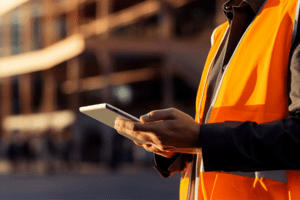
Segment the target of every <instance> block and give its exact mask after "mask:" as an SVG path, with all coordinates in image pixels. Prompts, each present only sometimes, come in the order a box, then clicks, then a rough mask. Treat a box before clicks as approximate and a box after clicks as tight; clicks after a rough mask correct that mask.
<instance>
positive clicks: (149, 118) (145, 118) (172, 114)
mask: <svg viewBox="0 0 300 200" xmlns="http://www.w3.org/2000/svg"><path fill="white" fill-rule="evenodd" d="M175 118H176V109H174V108H168V109H163V110H154V111H151V112H149V113H148V114H146V115H142V116H141V117H140V119H141V120H142V122H146V123H147V122H156V121H161V120H168V119H175Z"/></svg>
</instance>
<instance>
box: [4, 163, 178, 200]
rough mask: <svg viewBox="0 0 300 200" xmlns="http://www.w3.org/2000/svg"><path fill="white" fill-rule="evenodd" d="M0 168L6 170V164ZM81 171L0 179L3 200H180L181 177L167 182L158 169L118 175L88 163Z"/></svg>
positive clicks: (129, 170)
mask: <svg viewBox="0 0 300 200" xmlns="http://www.w3.org/2000/svg"><path fill="white" fill-rule="evenodd" d="M2 167H4V168H2ZM0 168H1V169H2V170H3V169H5V162H2V163H1V167H0ZM80 169H81V170H80V171H81V174H79V173H60V172H58V173H56V174H53V175H32V176H30V175H26V174H16V175H3V176H1V177H0V199H99V200H102V199H103V200H104V199H172V200H173V199H174V200H175V199H178V198H179V197H178V196H179V194H178V192H179V190H178V188H179V180H180V174H177V175H174V176H172V177H171V178H169V179H164V178H162V177H160V175H159V174H158V173H157V172H156V171H155V170H154V169H151V168H148V169H145V168H139V167H135V166H130V165H124V166H123V167H122V169H121V170H120V171H119V172H118V173H111V172H110V171H109V170H107V169H106V168H104V167H95V166H94V167H92V166H89V165H88V164H82V165H81V168H80ZM2 173H4V172H2Z"/></svg>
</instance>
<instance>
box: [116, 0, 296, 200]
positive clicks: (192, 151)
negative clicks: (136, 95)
mask: <svg viewBox="0 0 300 200" xmlns="http://www.w3.org/2000/svg"><path fill="white" fill-rule="evenodd" d="M299 6H300V0H229V1H228V2H226V3H225V4H224V6H223V10H224V13H225V15H226V17H227V19H228V20H227V21H226V22H225V23H224V24H222V25H221V26H219V27H218V28H216V30H215V31H214V33H213V35H212V47H211V50H210V52H209V55H208V57H207V62H206V64H205V67H204V70H203V74H202V77H201V81H200V86H199V90H198V96H197V100H196V118H195V121H194V120H193V119H192V118H191V117H189V116H188V115H186V114H185V113H183V112H181V111H179V110H177V109H165V110H157V111H152V112H150V113H148V114H146V115H144V116H141V120H142V123H134V122H131V121H125V120H121V119H119V120H117V121H116V122H115V128H116V129H117V130H119V131H121V132H126V133H127V134H130V135H132V136H133V137H135V138H137V139H139V140H141V141H145V142H146V144H144V145H143V147H144V148H145V149H146V150H147V151H151V152H154V153H155V159H156V163H157V165H156V169H157V170H158V171H159V172H160V174H161V175H162V176H163V177H169V176H170V175H172V174H173V173H175V172H177V171H180V172H182V178H181V183H180V199H181V200H185V199H264V200H265V199H300V183H299V181H298V179H299V178H300V170H299V169H300V159H299V158H298V157H299V156H298V152H300V45H299V44H300V29H299V24H298V20H299ZM150 122H151V123H150ZM136 144H137V145H142V144H138V143H136Z"/></svg>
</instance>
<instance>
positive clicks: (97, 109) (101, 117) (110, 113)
mask: <svg viewBox="0 0 300 200" xmlns="http://www.w3.org/2000/svg"><path fill="white" fill-rule="evenodd" d="M79 110H80V112H82V113H84V114H86V115H88V116H90V117H92V118H94V119H96V120H98V121H100V122H102V123H104V124H106V125H108V126H110V127H112V128H114V125H115V121H116V118H117V117H123V118H126V119H129V120H132V121H135V122H140V120H139V119H138V118H136V117H134V116H132V115H130V114H128V113H126V112H124V111H122V110H120V109H118V108H116V107H114V106H112V105H110V104H107V103H102V104H97V105H91V106H84V107H80V108H79ZM118 133H119V134H121V135H123V136H125V137H127V138H129V139H131V140H133V141H136V142H139V143H141V144H145V142H143V141H139V140H137V139H135V138H133V137H132V136H130V135H127V134H126V133H120V132H118Z"/></svg>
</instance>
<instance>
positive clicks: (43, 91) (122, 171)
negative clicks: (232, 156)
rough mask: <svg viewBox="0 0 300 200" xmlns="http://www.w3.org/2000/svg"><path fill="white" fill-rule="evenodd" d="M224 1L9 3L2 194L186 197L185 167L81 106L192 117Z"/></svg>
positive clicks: (1, 8)
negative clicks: (167, 170) (168, 168)
mask: <svg viewBox="0 0 300 200" xmlns="http://www.w3.org/2000/svg"><path fill="white" fill-rule="evenodd" d="M225 1H226V0H209V1H203V0H160V1H156V0H9V1H8V0H0V174H1V175H2V176H0V199H3V198H9V199H26V198H29V199H50V198H51V199H71V198H72V199H81V198H83V199H178V193H179V192H178V191H179V190H178V187H179V179H180V174H178V175H174V176H173V177H171V178H170V179H163V178H161V177H160V175H159V174H158V173H157V172H156V171H155V170H154V169H153V168H152V167H153V166H154V165H155V163H154V159H153V155H152V153H148V152H146V151H145V150H144V149H143V148H141V147H138V146H135V145H134V144H133V142H132V141H130V140H128V139H126V138H124V137H122V136H120V135H119V134H117V132H116V131H114V130H113V129H111V128H109V127H107V126H105V125H102V124H101V123H99V122H97V121H95V120H93V119H91V118H89V117H87V116H85V115H83V114H81V113H80V112H79V110H78V108H79V107H81V106H86V105H92V104H99V103H104V102H105V103H110V104H112V105H114V106H116V107H118V108H120V109H122V110H125V111H127V112H128V113H130V114H132V115H134V116H136V117H139V116H140V115H143V114H146V113H148V112H150V111H151V110H154V109H163V108H169V107H175V108H178V109H180V110H182V111H184V112H186V113H188V114H190V115H191V116H193V117H194V114H195V111H194V109H195V98H196V93H197V88H198V84H199V81H200V77H201V72H202V68H203V66H204V63H205V59H206V56H207V53H208V50H209V48H210V36H211V34H212V31H213V30H214V28H215V27H216V26H218V25H219V24H221V23H222V22H224V21H225V17H223V13H222V10H221V7H222V4H223V3H224V2H225ZM153 191H155V192H153Z"/></svg>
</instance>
